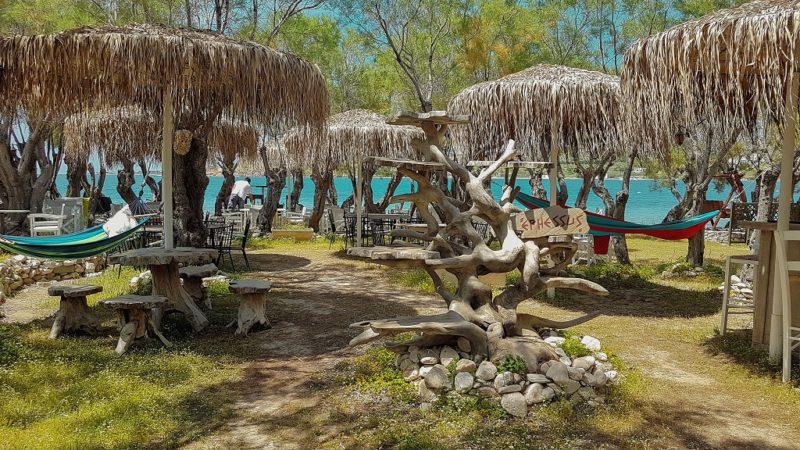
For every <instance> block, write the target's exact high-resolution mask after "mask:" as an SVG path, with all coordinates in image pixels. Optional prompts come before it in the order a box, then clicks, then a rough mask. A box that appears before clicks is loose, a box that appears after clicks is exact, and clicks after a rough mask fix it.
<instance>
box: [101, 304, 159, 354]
mask: <svg viewBox="0 0 800 450" xmlns="http://www.w3.org/2000/svg"><path fill="white" fill-rule="evenodd" d="M100 303H101V304H102V305H103V306H107V307H110V308H115V309H116V310H117V314H118V318H119V327H120V333H119V341H117V348H116V350H115V351H116V353H117V354H118V355H122V354H123V353H125V352H126V351H128V349H129V348H130V346H131V344H133V342H134V341H135V340H137V339H147V338H149V335H148V332H152V333H153V334H154V335H156V337H158V339H159V340H161V342H162V343H163V344H164V345H165V346H167V347H172V343H171V342H169V341H168V340H167V338H165V337H164V335H163V334H161V332H160V331H158V327H157V326H156V325H155V323H154V322H153V319H152V312H153V311H154V310H155V311H157V310H159V308H161V307H163V306H164V305H165V304H166V303H167V299H166V298H164V297H161V296H157V295H146V296H143V295H125V296H122V297H116V298H111V299H108V300H103V301H102V302H100Z"/></svg>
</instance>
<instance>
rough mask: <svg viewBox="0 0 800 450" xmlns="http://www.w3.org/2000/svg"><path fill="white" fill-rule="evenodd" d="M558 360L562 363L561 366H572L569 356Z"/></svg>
mask: <svg viewBox="0 0 800 450" xmlns="http://www.w3.org/2000/svg"><path fill="white" fill-rule="evenodd" d="M558 360H559V361H560V362H561V364H564V365H565V366H571V365H572V360H571V359H569V356H562V357H560V358H558Z"/></svg>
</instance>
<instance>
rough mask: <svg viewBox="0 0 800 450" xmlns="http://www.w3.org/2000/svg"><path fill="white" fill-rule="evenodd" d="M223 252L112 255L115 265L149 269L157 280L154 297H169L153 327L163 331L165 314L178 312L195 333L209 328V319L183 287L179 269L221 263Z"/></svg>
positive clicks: (153, 250) (189, 250)
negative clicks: (182, 266)
mask: <svg viewBox="0 0 800 450" xmlns="http://www.w3.org/2000/svg"><path fill="white" fill-rule="evenodd" d="M218 254H219V252H218V251H217V250H215V249H210V248H194V247H177V248H173V249H166V248H160V247H150V248H139V249H135V250H129V251H126V252H122V253H119V254H116V255H111V256H110V257H109V261H110V262H111V263H112V264H121V265H125V266H136V267H142V266H147V267H148V268H149V269H150V273H151V275H152V277H153V294H154V295H160V296H163V297H166V299H167V302H166V305H165V306H164V308H163V309H161V310H160V311H154V312H153V323H154V324H155V326H156V328H160V326H161V319H162V318H163V316H164V314H166V313H169V312H172V311H177V312H179V313H182V314H183V315H184V317H186V319H187V320H188V321H189V323H190V324H191V325H192V328H193V329H194V330H195V331H201V330H202V329H204V328H205V327H207V326H208V319H207V318H206V316H205V315H204V314H203V312H202V311H201V310H200V308H198V307H197V304H196V303H195V301H194V299H193V298H192V297H191V295H189V293H188V292H186V290H185V289H184V288H183V286H182V284H181V278H180V274H179V272H178V265H179V264H182V265H187V266H188V265H203V264H208V263H210V262H212V261H214V260H216V259H217V256H218Z"/></svg>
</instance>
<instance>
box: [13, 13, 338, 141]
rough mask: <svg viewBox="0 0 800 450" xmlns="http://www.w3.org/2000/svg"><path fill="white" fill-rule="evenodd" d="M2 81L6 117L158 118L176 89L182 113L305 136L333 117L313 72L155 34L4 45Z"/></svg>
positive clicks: (28, 39)
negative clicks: (144, 111) (106, 114)
mask: <svg viewBox="0 0 800 450" xmlns="http://www.w3.org/2000/svg"><path fill="white" fill-rule="evenodd" d="M0 73H2V77H0V104H2V106H4V107H5V108H7V109H8V110H13V109H15V108H18V107H20V106H22V107H24V108H25V109H26V110H41V111H59V112H64V115H68V114H74V113H77V112H80V111H91V110H94V109H98V108H105V107H109V106H119V105H121V104H128V103H138V104H141V105H144V106H145V107H147V108H148V109H149V110H152V111H155V112H156V113H158V112H159V111H160V107H161V104H162V95H163V92H164V87H165V86H173V87H174V89H173V96H174V101H175V110H176V111H181V110H190V111H206V112H209V111H221V110H225V111H226V113H227V114H228V115H229V116H230V117H232V118H236V119H240V118H247V119H251V120H255V121H258V122H261V123H264V124H270V125H273V124H286V125H306V126H314V125H322V123H323V122H324V120H325V118H326V117H327V115H328V92H327V88H326V84H325V80H324V78H323V76H322V73H321V72H320V70H319V68H318V67H317V66H316V65H314V64H311V63H309V62H307V61H305V60H303V59H300V58H298V57H296V56H294V55H291V54H287V53H282V52H278V51H276V50H273V49H270V48H267V47H264V46H262V45H259V44H256V43H253V42H247V41H241V40H237V39H233V38H230V37H227V36H224V35H221V34H217V33H212V32H204V31H195V30H186V29H178V28H171V27H166V26H162V25H155V24H141V25H126V26H121V27H118V26H106V27H99V28H92V27H83V28H78V29H74V30H69V31H64V32H60V33H54V34H45V35H33V36H21V35H17V36H10V37H2V38H0Z"/></svg>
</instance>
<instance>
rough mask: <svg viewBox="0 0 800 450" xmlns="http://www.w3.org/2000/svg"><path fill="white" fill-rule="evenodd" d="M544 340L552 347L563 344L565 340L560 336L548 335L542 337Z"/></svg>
mask: <svg viewBox="0 0 800 450" xmlns="http://www.w3.org/2000/svg"><path fill="white" fill-rule="evenodd" d="M544 341H545V342H547V343H548V344H550V345H552V346H553V347H557V346H559V345H561V344H563V343H564V341H566V339H564V338H563V337H561V336H550V337H547V338H544Z"/></svg>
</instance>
